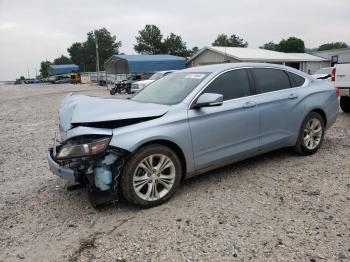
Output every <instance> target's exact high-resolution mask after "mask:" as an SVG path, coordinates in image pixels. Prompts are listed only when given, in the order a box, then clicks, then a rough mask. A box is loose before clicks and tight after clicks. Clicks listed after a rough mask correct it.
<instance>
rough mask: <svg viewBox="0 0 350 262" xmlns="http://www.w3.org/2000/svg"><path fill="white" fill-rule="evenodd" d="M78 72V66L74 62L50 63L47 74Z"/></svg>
mask: <svg viewBox="0 0 350 262" xmlns="http://www.w3.org/2000/svg"><path fill="white" fill-rule="evenodd" d="M75 72H79V66H77V65H74V64H68V65H50V67H49V74H50V75H62V74H70V73H75Z"/></svg>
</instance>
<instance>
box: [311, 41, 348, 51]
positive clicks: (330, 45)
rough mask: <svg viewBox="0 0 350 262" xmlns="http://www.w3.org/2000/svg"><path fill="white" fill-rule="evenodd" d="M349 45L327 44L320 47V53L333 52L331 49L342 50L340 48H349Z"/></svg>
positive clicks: (340, 43) (342, 43) (339, 43)
mask: <svg viewBox="0 0 350 262" xmlns="http://www.w3.org/2000/svg"><path fill="white" fill-rule="evenodd" d="M347 47H348V45H347V44H346V43H344V42H334V43H327V44H323V45H320V46H319V47H318V49H317V50H318V51H323V50H331V49H340V48H347Z"/></svg>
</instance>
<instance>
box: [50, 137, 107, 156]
mask: <svg viewBox="0 0 350 262" xmlns="http://www.w3.org/2000/svg"><path fill="white" fill-rule="evenodd" d="M109 140H110V138H102V139H97V140H93V141H90V142H89V143H85V144H76V145H74V144H69V145H64V146H62V147H61V148H60V149H59V151H58V153H57V156H56V159H58V160H60V159H70V158H78V157H87V156H94V155H98V154H101V153H103V152H104V151H105V150H106V149H107V146H108V144H109Z"/></svg>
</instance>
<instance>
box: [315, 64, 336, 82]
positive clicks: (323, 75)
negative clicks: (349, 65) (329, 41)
mask: <svg viewBox="0 0 350 262" xmlns="http://www.w3.org/2000/svg"><path fill="white" fill-rule="evenodd" d="M333 69H334V67H324V68H321V69H319V70H317V71H316V72H315V73H314V74H313V75H312V76H313V77H314V78H317V79H322V80H327V81H329V82H331V81H332V80H331V79H332V71H333Z"/></svg>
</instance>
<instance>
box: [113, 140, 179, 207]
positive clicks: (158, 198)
mask: <svg viewBox="0 0 350 262" xmlns="http://www.w3.org/2000/svg"><path fill="white" fill-rule="evenodd" d="M181 174H182V168H181V162H180V160H179V157H178V156H177V155H176V153H175V152H174V151H173V150H171V149H170V148H168V147H166V146H163V145H159V144H154V145H148V146H145V147H142V148H141V149H139V150H138V151H137V152H136V153H135V154H133V155H132V156H131V157H130V158H129V159H128V160H127V162H126V164H125V166H124V168H123V172H122V175H121V181H120V183H121V190H122V194H123V196H124V198H125V199H126V200H127V201H128V202H130V203H132V204H135V205H137V206H140V207H142V208H149V207H153V206H158V205H160V204H162V203H164V202H166V201H167V200H168V199H170V197H171V196H172V195H173V194H174V193H175V191H176V189H177V188H178V186H179V184H180V181H181Z"/></svg>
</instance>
